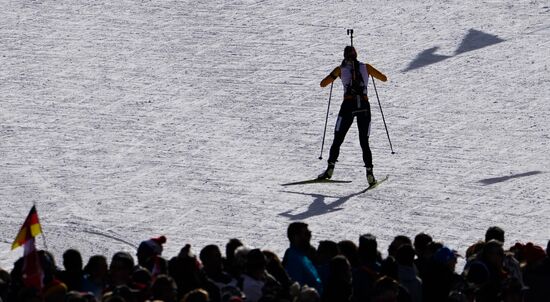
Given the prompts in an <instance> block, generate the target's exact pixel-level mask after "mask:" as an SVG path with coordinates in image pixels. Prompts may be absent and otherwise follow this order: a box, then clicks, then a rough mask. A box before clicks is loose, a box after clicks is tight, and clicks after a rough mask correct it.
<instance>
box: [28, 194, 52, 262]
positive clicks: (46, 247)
mask: <svg viewBox="0 0 550 302" xmlns="http://www.w3.org/2000/svg"><path fill="white" fill-rule="evenodd" d="M32 205H33V206H34V208H35V209H36V202H34V201H33V202H32ZM36 213H38V209H37V210H36ZM41 228H42V227H41ZM41 234H42V242H43V243H44V250H46V251H49V249H48V244H47V243H46V234H45V233H44V230H42V232H41Z"/></svg>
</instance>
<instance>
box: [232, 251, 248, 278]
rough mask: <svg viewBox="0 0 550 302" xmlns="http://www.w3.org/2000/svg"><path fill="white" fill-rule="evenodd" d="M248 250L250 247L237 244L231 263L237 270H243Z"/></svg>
mask: <svg viewBox="0 0 550 302" xmlns="http://www.w3.org/2000/svg"><path fill="white" fill-rule="evenodd" d="M248 252H250V248H248V247H246V246H244V245H243V246H239V247H238V248H237V249H236V250H235V252H234V253H233V265H234V268H235V269H236V270H237V271H238V272H243V271H244V269H245V268H246V267H245V266H246V255H248Z"/></svg>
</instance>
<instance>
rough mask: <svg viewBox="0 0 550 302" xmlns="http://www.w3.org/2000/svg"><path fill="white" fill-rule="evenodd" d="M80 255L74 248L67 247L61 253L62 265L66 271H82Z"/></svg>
mask: <svg viewBox="0 0 550 302" xmlns="http://www.w3.org/2000/svg"><path fill="white" fill-rule="evenodd" d="M82 265H83V264H82V256H81V255H80V252H79V251H77V250H75V249H68V250H66V251H65V252H64V253H63V267H64V268H65V271H67V272H76V273H79V272H82Z"/></svg>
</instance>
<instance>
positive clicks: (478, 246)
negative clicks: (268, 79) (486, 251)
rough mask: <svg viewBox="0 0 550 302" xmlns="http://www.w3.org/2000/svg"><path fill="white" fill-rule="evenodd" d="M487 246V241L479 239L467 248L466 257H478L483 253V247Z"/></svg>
mask: <svg viewBox="0 0 550 302" xmlns="http://www.w3.org/2000/svg"><path fill="white" fill-rule="evenodd" d="M484 246H485V241H481V240H480V241H478V242H476V243H474V244H472V245H470V246H469V247H468V249H466V259H473V258H475V257H477V255H479V254H481V251H483V247H484Z"/></svg>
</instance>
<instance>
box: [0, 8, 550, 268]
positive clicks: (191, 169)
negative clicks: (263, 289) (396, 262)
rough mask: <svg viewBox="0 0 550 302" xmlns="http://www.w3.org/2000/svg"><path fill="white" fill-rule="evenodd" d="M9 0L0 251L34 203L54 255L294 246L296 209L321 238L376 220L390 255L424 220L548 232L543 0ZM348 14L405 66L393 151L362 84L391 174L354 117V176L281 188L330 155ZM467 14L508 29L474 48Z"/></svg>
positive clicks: (376, 55)
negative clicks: (155, 245)
mask: <svg viewBox="0 0 550 302" xmlns="http://www.w3.org/2000/svg"><path fill="white" fill-rule="evenodd" d="M0 3H1V4H2V7H4V8H5V9H3V10H2V12H1V13H0V45H1V46H2V47H0V60H1V62H2V68H1V69H0V95H1V110H0V142H1V143H0V200H1V201H2V205H3V211H2V219H1V220H0V230H1V234H2V238H1V240H0V242H1V244H0V266H2V267H6V268H9V267H11V265H12V263H13V261H14V260H15V259H17V257H19V256H21V253H22V252H21V251H19V250H15V251H10V250H9V248H10V245H11V242H12V240H13V239H14V238H15V235H16V233H17V231H18V229H19V227H20V226H21V224H22V223H23V220H24V217H25V215H26V214H27V212H28V210H29V209H30V207H31V205H32V203H33V202H35V203H36V204H37V207H38V213H39V216H40V218H41V224H42V227H43V230H44V233H45V239H46V244H47V248H48V249H50V250H51V251H52V252H53V253H54V255H55V256H56V258H57V259H58V260H60V259H61V254H62V253H63V251H64V250H65V249H67V248H70V247H76V248H78V249H79V250H81V252H82V253H83V256H84V257H85V259H87V257H89V256H91V255H93V254H98V253H99V254H104V255H106V256H107V257H110V256H112V254H114V252H116V251H118V250H126V251H130V252H132V253H133V252H134V250H135V247H136V246H137V245H138V244H139V242H140V241H142V240H145V239H148V238H150V237H153V236H158V235H161V234H163V235H166V236H167V238H168V243H167V244H166V246H165V253H164V254H165V255H166V256H167V257H171V256H174V255H176V253H177V251H178V250H179V249H180V248H181V247H183V246H184V244H185V243H191V244H192V245H194V249H195V252H198V251H199V250H200V248H202V247H203V246H204V245H206V244H212V243H213V244H218V245H220V246H221V245H224V244H225V243H226V242H227V240H228V239H229V238H233V237H237V238H241V239H242V240H243V241H244V242H245V244H247V245H249V246H251V247H260V248H266V249H271V250H274V251H275V252H277V253H278V254H279V255H280V256H282V253H283V251H284V249H285V248H286V246H287V239H286V236H285V234H286V226H287V225H288V223H289V222H291V221H293V220H297V219H300V220H304V221H306V222H307V223H309V224H310V228H311V229H312V231H313V243H314V244H316V243H317V242H318V241H319V240H326V239H331V240H337V241H339V240H343V239H351V240H357V237H358V236H359V235H360V234H363V233H367V232H370V233H373V234H375V235H376V236H377V237H378V239H379V245H380V248H381V249H382V250H384V251H385V249H386V247H387V246H388V244H389V242H390V241H391V240H392V238H393V237H394V236H396V235H400V234H404V235H407V236H410V237H413V236H414V235H416V234H417V233H419V232H426V233H429V234H431V235H432V236H433V237H434V239H435V240H438V241H442V242H444V243H445V244H446V245H448V246H450V247H451V248H454V249H457V250H459V251H460V252H461V253H464V252H465V249H466V248H467V246H469V245H470V244H472V243H474V242H475V241H477V240H479V239H482V237H483V235H484V232H485V230H486V229H487V227H489V226H492V225H498V226H501V227H503V228H504V229H505V231H506V235H507V240H508V242H507V243H506V246H509V245H512V244H513V243H514V242H516V241H522V242H527V241H533V242H535V243H537V244H541V245H543V244H544V245H545V244H546V241H547V240H548V239H550V238H549V234H548V227H547V222H548V217H550V206H549V204H548V196H549V191H550V190H549V189H548V180H549V172H550V155H549V152H548V151H549V147H548V142H549V138H550V137H549V133H550V132H549V130H550V129H549V126H550V119H548V116H549V115H550V105H549V104H550V102H548V95H550V85H549V83H550V73H549V71H548V65H549V63H550V53H549V52H548V49H549V48H550V42H549V40H550V39H549V37H550V29H549V28H550V22H549V21H548V20H549V16H550V10H549V9H548V3H547V2H545V1H499V2H495V1H481V2H480V1H466V2H464V1H446V2H445V3H440V2H438V1H423V2H422V3H418V2H417V1H400V2H395V3H393V2H391V3H390V2H387V1H351V2H340V1H328V2H327V1H325V2H323V3H320V2H315V1H300V2H295V1H287V0H284V1H252V0H250V1H244V0H243V1H231V2H226V1H127V0H123V1H117V2H116V3H111V2H104V1H95V2H93V3H84V2H75V1H64V0H62V1H50V0H41V1H28V0H23V1H0ZM347 28H354V29H355V39H354V44H355V46H356V47H357V49H358V52H359V58H360V59H361V60H366V61H368V62H369V63H371V64H372V65H374V66H375V67H377V68H378V69H379V70H381V71H382V72H384V73H385V74H387V75H388V77H389V79H390V81H389V82H387V83H381V82H377V89H378V92H379V95H380V98H381V102H382V106H383V109H384V113H385V115H386V121H387V123H388V128H389V131H390V135H391V139H392V143H393V146H394V149H395V151H396V154H395V155H391V154H390V151H389V145H388V141H387V137H386V134H385V130H384V126H383V124H382V120H381V117H380V113H379V109H378V103H377V101H376V98H375V95H374V91H372V86H371V87H370V89H371V91H370V94H369V95H370V99H371V108H372V112H373V125H372V127H373V132H372V133H373V134H372V136H371V146H372V150H373V156H374V163H375V172H376V174H377V175H378V177H382V176H383V175H385V174H389V175H390V179H389V180H388V181H387V182H385V183H384V184H383V185H381V186H380V187H379V188H377V189H376V190H372V191H369V192H367V193H363V194H358V193H359V192H361V191H362V190H364V188H365V186H366V180H365V178H364V168H363V167H362V162H361V156H360V147H359V142H358V139H357V130H356V128H355V125H354V126H353V127H352V129H351V130H350V132H349V133H348V137H347V139H346V142H345V143H344V145H343V146H342V151H341V157H340V160H339V163H338V165H337V167H336V170H335V176H334V177H335V178H337V179H346V180H353V182H352V183H350V184H330V185H329V184H315V185H307V186H295V187H290V188H287V187H282V186H280V184H282V183H287V182H291V181H298V180H304V179H308V178H311V177H314V176H315V175H317V174H318V173H320V171H322V169H324V167H325V162H324V160H323V162H320V161H318V160H317V157H318V156H319V148H320V146H321V138H322V130H323V126H324V119H325V112H326V105H327V100H328V94H329V91H328V89H321V88H319V81H320V80H321V79H322V78H323V77H324V76H325V75H326V74H327V73H328V72H330V71H331V70H332V68H334V67H335V66H336V65H338V64H339V62H340V60H341V56H342V54H341V53H342V50H343V47H344V46H345V45H346V44H347V43H349V38H348V37H347V36H346V35H345V33H346V29H347ZM472 32H474V33H478V32H481V33H482V34H487V35H491V36H493V37H497V38H498V39H501V40H502V41H501V42H498V43H497V42H494V43H493V44H490V45H485V46H483V47H478V48H476V45H480V43H481V45H483V43H484V41H479V40H475V39H476V38H475V37H476V36H475V35H468V33H472ZM471 39H474V40H473V41H472V40H471ZM461 45H462V46H461ZM468 47H469V48H468ZM459 49H460V51H459V52H458V51H457V50H459ZM426 50H427V52H425V51H426ZM423 52H424V54H425V55H423V56H419V54H422V53H423ZM415 59H416V60H417V61H416V63H417V65H415V66H417V68H414V69H410V70H406V69H407V66H408V65H409V64H410V63H411V62H413V61H414V60H415ZM334 87H335V88H334V91H333V97H332V104H331V111H330V115H329V125H328V129H327V140H326V143H325V150H326V152H325V154H324V156H325V159H326V157H328V154H327V152H328V149H329V147H330V143H331V142H332V137H331V133H332V127H333V124H334V121H335V119H336V115H337V112H338V107H339V105H340V102H341V94H342V89H341V87H340V84H339V83H337V85H335V86H334ZM38 243H39V245H40V247H43V243H42V240H40V239H39V241H38Z"/></svg>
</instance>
